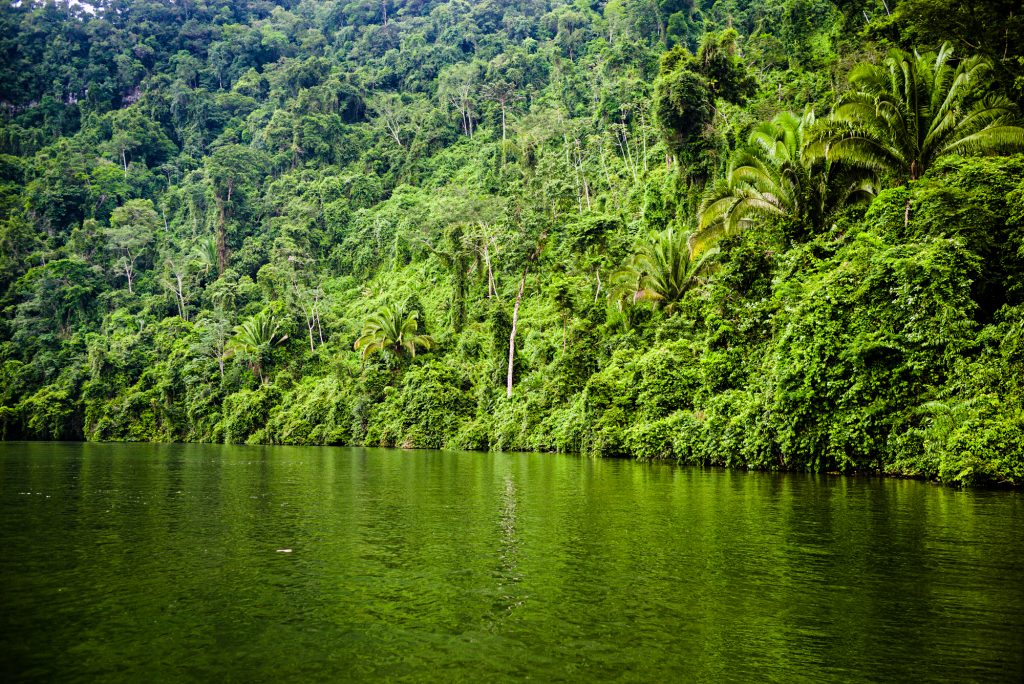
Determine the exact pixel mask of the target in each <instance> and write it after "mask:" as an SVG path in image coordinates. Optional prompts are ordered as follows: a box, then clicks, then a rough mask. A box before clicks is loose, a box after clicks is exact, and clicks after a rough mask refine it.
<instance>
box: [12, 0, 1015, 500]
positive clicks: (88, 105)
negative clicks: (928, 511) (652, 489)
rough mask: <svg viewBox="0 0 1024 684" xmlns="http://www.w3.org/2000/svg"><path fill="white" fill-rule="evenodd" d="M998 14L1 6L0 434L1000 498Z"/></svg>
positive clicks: (1001, 80)
mask: <svg viewBox="0 0 1024 684" xmlns="http://www.w3.org/2000/svg"><path fill="white" fill-rule="evenodd" d="M1021 36H1024V20H1022V19H1021V10H1020V6H1019V3H1018V2H1014V1H1013V0H977V1H974V2H954V1H953V0H836V1H835V2H831V1H829V0H718V1H712V0H609V1H608V2H603V1H599V0H593V1H586V0H577V1H576V2H569V1H568V0H536V1H527V0H485V1H481V2H467V1H465V0H446V1H443V0H355V1H348V0H340V1H324V2H313V1H311V0H283V1H279V2H270V1H267V0H230V1H229V0H182V1H179V2H170V1H158V0H132V1H128V0H110V1H105V0H96V1H95V2H92V3H91V4H85V3H77V2H52V1H49V2H33V1H28V0H23V1H21V2H6V3H3V4H2V7H0V311H2V314H0V437H3V438H4V439H6V440H86V441H132V442H213V443H227V444H239V443H248V444H281V445H341V446H388V447H406V448H446V449H462V450H491V451H527V450H528V451H558V452H576V453H580V454H586V455H594V456H616V457H627V458H632V459H638V460H644V461H656V460H658V461H669V462H678V463H682V464H695V465H714V466H726V467H734V468H749V469H760V470H799V471H814V472H826V473H831V472H844V473H862V472H863V473H873V474H887V475H894V476H904V477H916V478H925V479H932V480H937V481H941V482H943V483H949V484H954V485H1010V486H1019V485H1021V484H1024V372H1022V371H1024V154H1022V152H1024V128H1022V127H1021V126H1022V125H1024V124H1022V118H1021V104H1022V103H1024V41H1022V40H1021Z"/></svg>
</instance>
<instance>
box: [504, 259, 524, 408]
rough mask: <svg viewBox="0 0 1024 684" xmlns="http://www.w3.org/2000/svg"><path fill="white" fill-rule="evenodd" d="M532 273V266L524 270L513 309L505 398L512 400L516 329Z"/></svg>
mask: <svg viewBox="0 0 1024 684" xmlns="http://www.w3.org/2000/svg"><path fill="white" fill-rule="evenodd" d="M529 272H530V264H526V268H524V269H523V277H522V278H521V279H520V281H519V292H517V293H516V304H515V306H513V307H512V334H510V335H509V336H508V384H507V386H506V392H505V396H506V397H508V398H509V399H511V398H512V374H513V372H514V370H515V362H516V328H517V327H518V326H519V305H520V304H521V303H522V301H523V290H525V289H526V276H527V274H529Z"/></svg>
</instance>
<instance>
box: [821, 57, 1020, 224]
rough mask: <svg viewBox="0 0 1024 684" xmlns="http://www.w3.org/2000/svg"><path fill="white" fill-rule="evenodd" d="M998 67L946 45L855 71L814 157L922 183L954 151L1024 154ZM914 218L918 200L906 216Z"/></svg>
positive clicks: (963, 153)
mask: <svg viewBox="0 0 1024 684" xmlns="http://www.w3.org/2000/svg"><path fill="white" fill-rule="evenodd" d="M991 74H992V63H991V62H990V61H989V60H988V59H985V58H983V57H969V58H967V59H963V60H960V61H959V62H956V61H954V60H953V48H952V47H951V46H950V45H949V43H946V44H944V45H943V46H942V48H941V49H940V50H939V52H938V53H934V52H928V53H925V54H923V55H922V54H918V53H917V52H914V53H913V54H909V53H907V52H903V51H901V50H892V51H890V53H889V56H888V57H886V59H885V61H884V62H883V63H882V64H881V65H875V64H861V65H859V66H857V67H855V68H854V69H853V70H852V71H851V72H850V84H851V85H852V86H853V90H852V91H850V92H849V93H847V94H845V95H843V96H842V97H841V98H840V99H839V101H838V103H837V104H836V106H835V108H834V109H833V111H832V114H831V115H830V116H829V117H828V119H827V120H826V121H825V122H824V125H823V126H822V127H821V129H820V131H819V132H818V134H817V135H816V136H815V138H816V142H815V144H814V145H812V146H810V147H809V149H808V153H809V154H811V155H813V156H816V157H820V158H825V159H828V160H831V161H843V162H846V163H849V164H851V165H854V166H857V167H860V168H863V169H867V170H870V171H874V172H877V173H879V174H886V175H889V176H891V177H892V178H893V179H895V180H896V181H897V183H899V184H905V183H908V182H909V181H913V180H917V179H918V178H920V177H921V175H922V174H924V173H925V172H926V171H927V170H928V169H929V168H930V167H931V165H932V164H933V163H934V162H935V160H936V159H938V158H939V157H941V156H943V155H947V154H962V155H972V154H991V153H999V152H1011V151H1015V150H1020V149H1024V128H1021V127H1020V126H1018V125H1016V118H1015V117H1016V110H1015V108H1014V106H1013V104H1012V103H1011V102H1010V101H1009V100H1008V99H1007V98H1005V97H1003V96H999V95H988V94H987V93H988V92H989V91H990V90H991V88H990V86H991V82H992V81H991ZM904 219H905V221H906V222H909V220H910V200H909V198H908V200H907V211H906V215H905V217H904Z"/></svg>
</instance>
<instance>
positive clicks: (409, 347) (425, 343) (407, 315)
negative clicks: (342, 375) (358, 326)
mask: <svg viewBox="0 0 1024 684" xmlns="http://www.w3.org/2000/svg"><path fill="white" fill-rule="evenodd" d="M419 327H420V324H419V312H418V311H410V312H406V311H405V308H404V307H402V306H391V305H388V306H385V307H383V308H382V309H380V310H379V311H377V312H376V313H373V314H371V315H370V317H369V318H367V319H366V322H365V323H364V324H363V330H362V332H361V333H360V335H359V339H357V340H356V343H355V349H356V350H357V351H361V352H362V357H363V359H365V358H366V357H367V356H369V355H370V354H373V353H376V352H383V353H385V354H388V355H389V356H391V357H392V358H393V359H395V360H400V359H402V358H403V357H404V356H405V355H408V356H411V357H415V356H416V349H417V348H419V347H422V348H424V349H430V348H431V347H433V346H434V339H433V338H432V337H431V336H430V335H421V334H419Z"/></svg>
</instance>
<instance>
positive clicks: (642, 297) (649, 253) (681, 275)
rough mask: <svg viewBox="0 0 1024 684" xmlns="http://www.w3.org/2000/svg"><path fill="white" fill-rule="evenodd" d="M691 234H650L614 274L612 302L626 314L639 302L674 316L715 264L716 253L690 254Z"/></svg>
mask: <svg viewBox="0 0 1024 684" xmlns="http://www.w3.org/2000/svg"><path fill="white" fill-rule="evenodd" d="M688 240H689V234H688V233H680V232H677V231H676V230H675V229H673V228H666V229H665V230H663V231H660V232H655V233H651V234H650V235H648V236H646V237H645V238H644V239H642V240H641V241H640V242H639V244H638V245H637V249H636V252H635V253H634V254H633V255H631V256H630V257H629V258H627V259H626V261H625V262H624V263H623V265H622V268H620V269H619V270H618V271H616V272H615V273H613V274H612V282H611V288H610V291H609V295H608V297H609V299H611V300H612V301H613V302H614V303H615V304H616V305H617V307H618V309H619V311H622V312H625V311H627V310H628V309H629V308H630V307H632V306H634V305H636V304H638V303H640V302H651V303H652V304H653V305H654V306H655V308H660V309H664V310H665V311H666V312H667V313H672V312H673V311H674V310H675V308H676V306H677V305H678V304H679V302H680V301H681V300H682V298H683V295H685V294H686V293H687V292H688V291H689V290H690V289H692V288H693V287H694V286H696V285H698V284H700V283H701V282H702V280H703V278H704V277H705V276H707V275H708V274H709V273H710V272H711V271H712V270H713V267H714V265H715V262H714V256H715V254H716V252H717V250H714V249H712V250H705V251H704V252H703V253H701V254H700V255H698V256H696V257H692V258H691V255H690V250H689V247H688Z"/></svg>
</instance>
